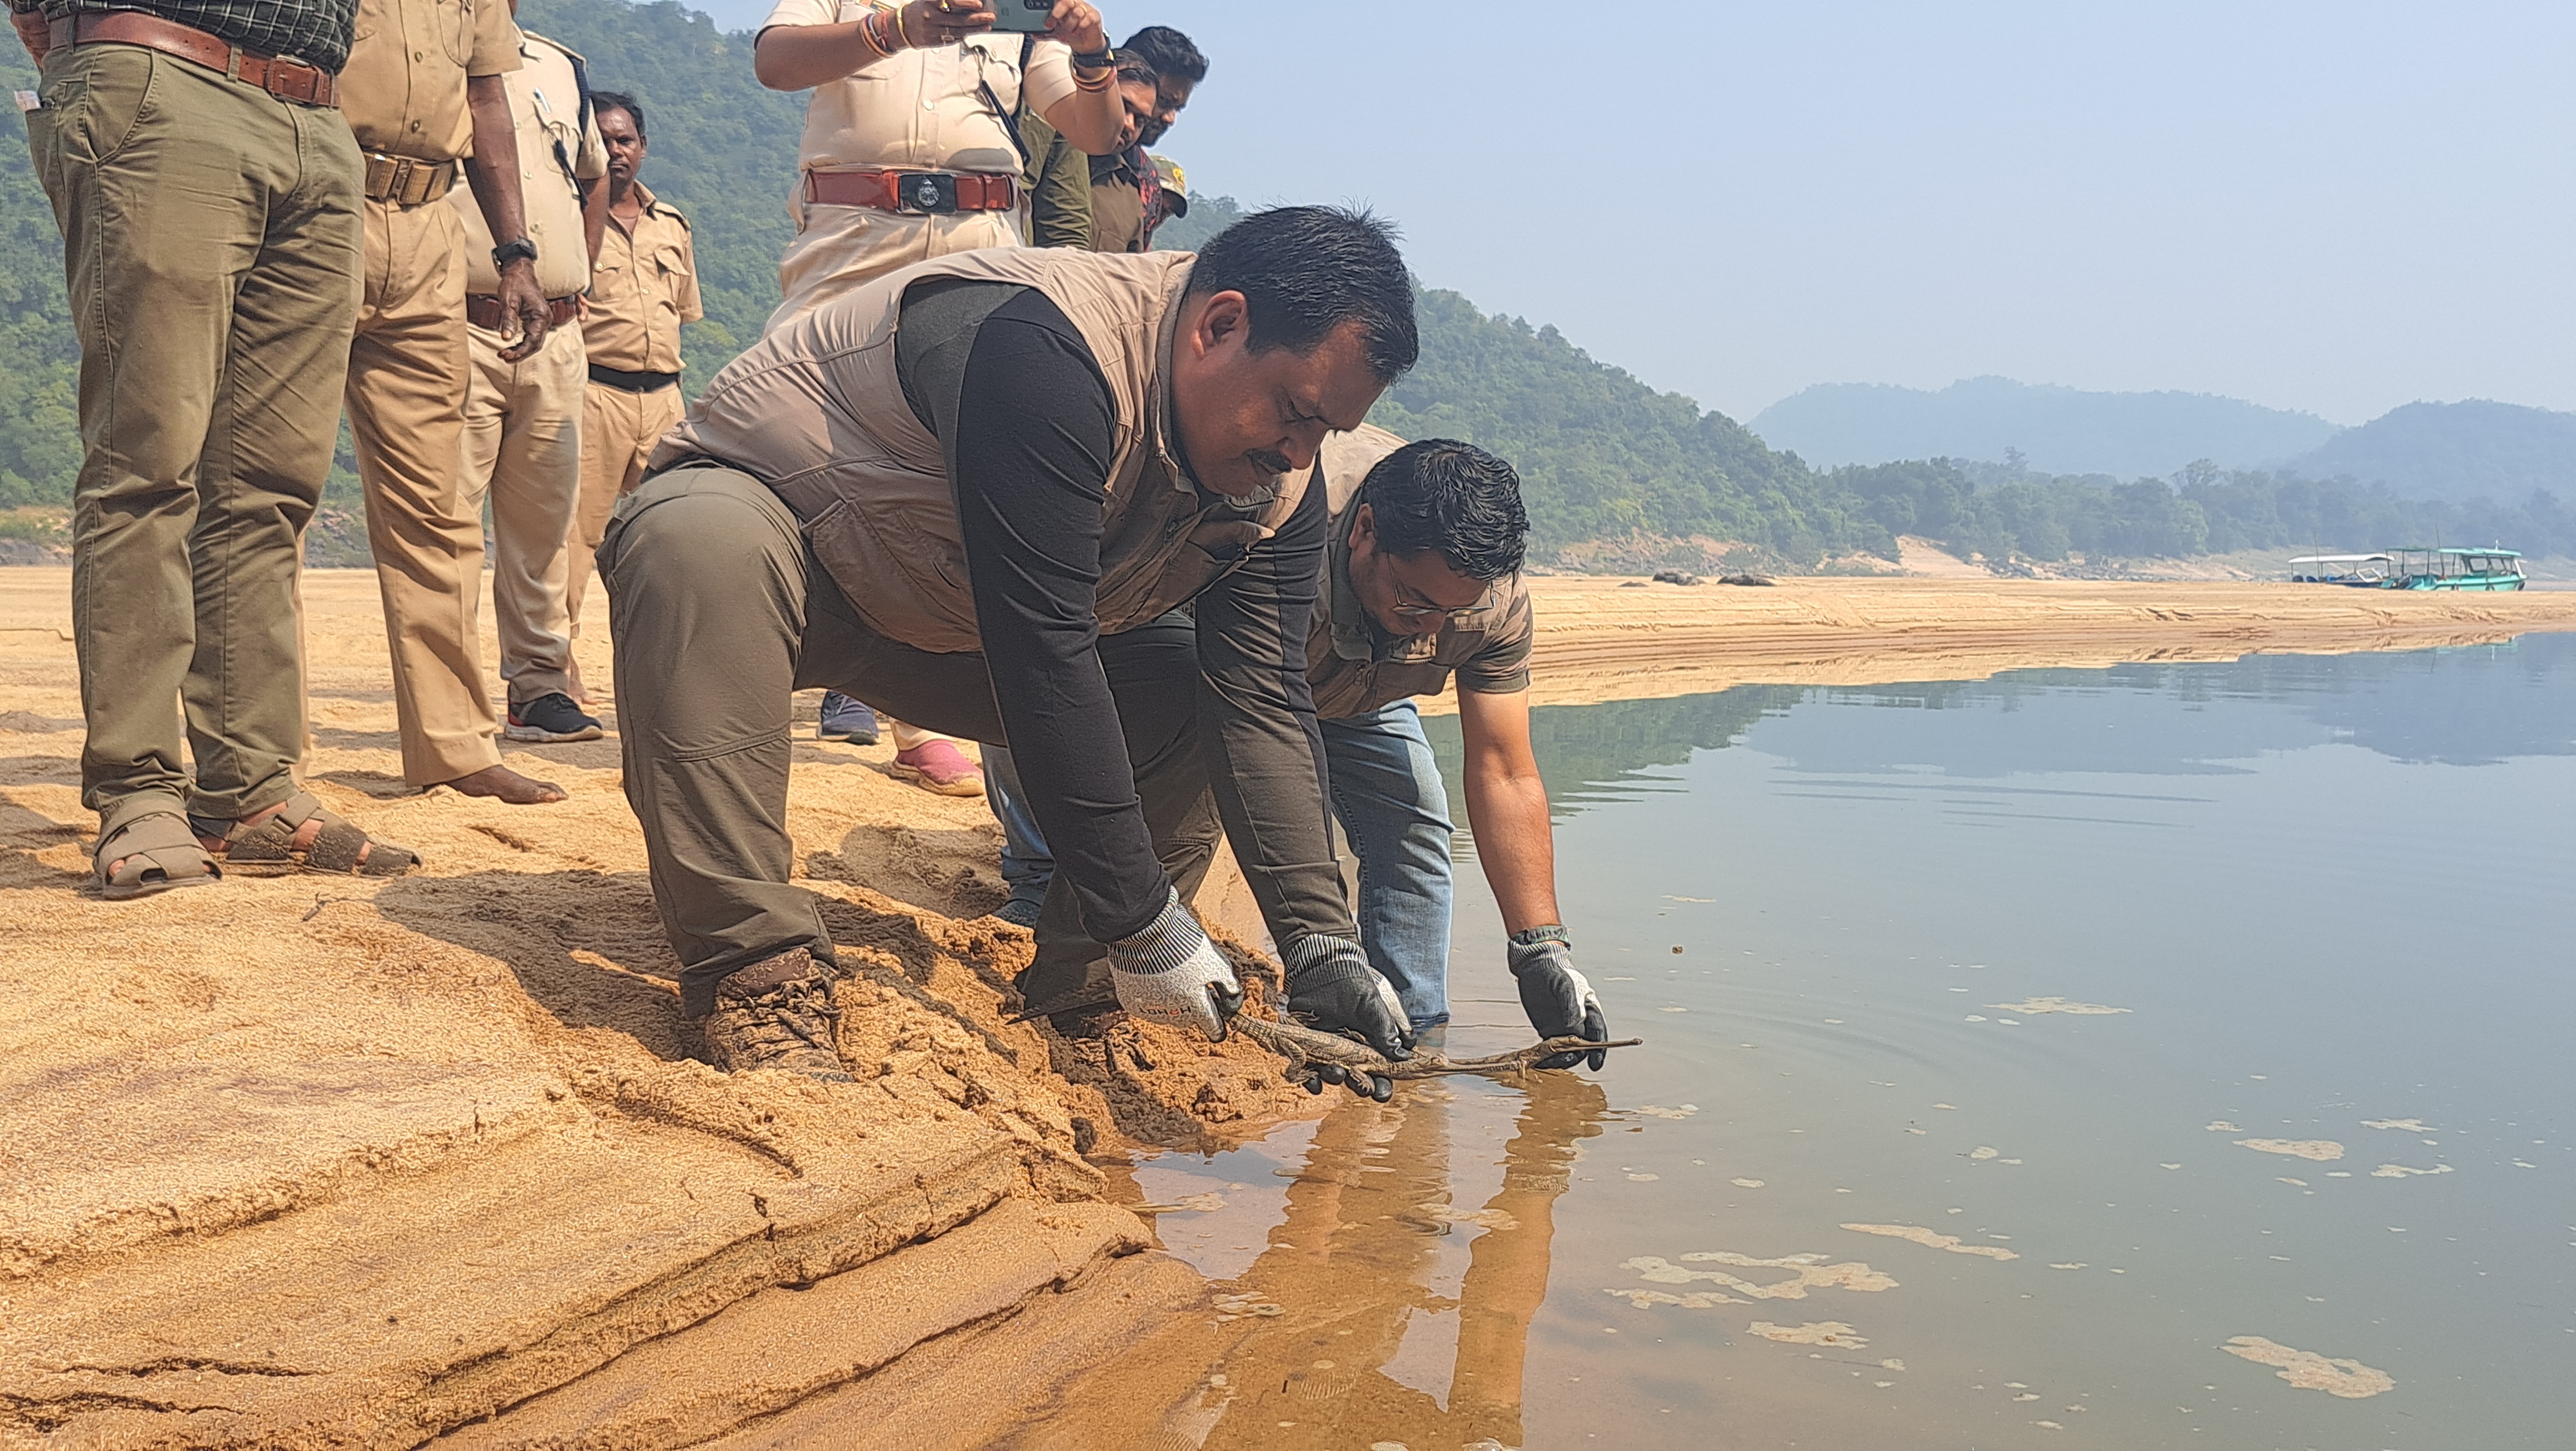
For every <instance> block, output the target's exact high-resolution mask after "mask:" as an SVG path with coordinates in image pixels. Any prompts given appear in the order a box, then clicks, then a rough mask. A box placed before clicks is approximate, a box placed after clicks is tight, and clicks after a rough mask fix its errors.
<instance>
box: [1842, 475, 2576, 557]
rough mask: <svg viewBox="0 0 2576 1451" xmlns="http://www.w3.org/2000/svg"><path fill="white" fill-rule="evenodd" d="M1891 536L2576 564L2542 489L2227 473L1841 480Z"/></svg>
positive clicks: (2565, 520)
mask: <svg viewBox="0 0 2576 1451" xmlns="http://www.w3.org/2000/svg"><path fill="white" fill-rule="evenodd" d="M1828 477H1829V478H1830V479H1831V480H1832V481H1833V482H1834V483H1835V484H1836V485H1838V486H1839V487H1841V488H1843V489H1846V490H1849V491H1850V492H1851V493H1852V494H1853V495H1855V496H1856V497H1858V498H1859V499H1861V500H1864V501H1865V504H1864V508H1865V511H1866V512H1867V513H1868V514H1869V515H1870V516H1871V517H1872V518H1874V519H1875V520H1876V521H1877V522H1878V523H1879V525H1880V526H1881V527H1882V528H1885V529H1886V530H1888V531H1889V532H1891V533H1895V534H1916V535H1921V536H1923V537H1926V538H1930V539H1935V540H1938V541H1940V542H1941V543H1942V544H1943V545H1944V546H1945V547H1947V548H1949V549H1950V550H1951V551H1952V552H1953V553H1956V554H1958V555H1960V556H1961V557H1963V558H1964V557H1966V556H1968V555H1970V554H1982V555H1984V556H1985V557H1986V558H1987V559H1988V560H1989V561H1996V562H2001V561H2004V560H2008V559H2011V558H2013V557H2016V556H2018V557H2021V558H2025V559H2030V560H2035V561H2038V562H2041V563H2054V562H2057V561H2060V560H2064V559H2066V558H2067V557H2068V556H2069V555H2071V554H2082V555H2084V556H2085V557H2086V558H2088V559H2099V558H2102V557H2105V556H2108V557H2114V558H2117V557H2137V556H2142V555H2143V556H2164V557H2187V556H2190V555H2195V554H2226V553H2232V552H2234V551H2236V550H2240V549H2283V548H2287V549H2300V550H2306V549H2310V548H2316V547H2322V548H2324V549H2327V550H2347V549H2363V548H2386V547H2389V546H2392V545H2397V544H2405V543H2422V542H2428V541H2431V540H2436V539H2439V540H2444V541H2447V542H2450V543H2453V544H2465V543H2471V542H2475V543H2497V542H2501V543H2503V544H2505V545H2507V546H2508V547H2511V548H2515V549H2520V550H2521V551H2523V552H2524V553H2525V554H2542V555H2566V554H2576V509H2571V508H2570V507H2569V506H2568V505H2567V504H2566V503H2564V502H2562V501H2560V499H2559V498H2558V497H2557V496H2556V495H2555V494H2552V493H2549V492H2548V491H2546V490H2535V491H2533V492H2532V493H2531V494H2529V495H2527V496H2526V497H2525V498H2524V499H2523V500H2522V501H2521V502H2520V503H2516V504H2498V503H2494V502H2491V501H2488V500H2483V499H2479V500H2472V501H2470V502H2468V503H2465V504H2452V503H2442V502H2438V501H2435V502H2427V501H2422V500H2409V499H2401V498H2399V497H2397V496H2396V495H2395V494H2393V493H2391V492H2390V491H2389V490H2388V488H2387V486H2386V485H2384V484H2359V483H2355V482H2353V481H2352V480H2350V479H2310V478H2302V477H2300V476H2298V475H2296V474H2290V473H2264V472H2259V471H2227V470H2221V469H2219V468H2217V467H2215V466H2214V465H2212V464H2209V463H2207V462H2201V463H2196V464H2193V465H2192V466H2191V467H2189V468H2187V469H2184V470H2183V471H2182V472H2181V473H2180V474H2177V475H2176V476H2175V479H2174V481H2173V482H2172V483H2168V482H2166V481H2165V480H2162V479H2139V480H2137V481H2135V482H2133V483H2126V484H2123V483H2118V482H2116V481H2114V480H2112V479H2109V478H2106V477H2103V476H2101V475H2088V476H2083V477H2076V476H2071V475H2055V476H2052V475H2047V474H2041V473H2035V472H2032V471H2031V470H2029V469H2028V468H2025V467H2023V466H2021V464H2020V463H2019V461H2018V460H2016V461H2013V462H2010V463H2005V464H1976V463H1963V462H1960V461H1958V460H1954V459H1934V460H1932V461H1930V462H1928V463H1893V464H1881V465H1878V466H1876V467H1874V468H1847V469H1837V470H1835V471H1834V472H1833V473H1832V474H1831V475H1829V476H1828Z"/></svg>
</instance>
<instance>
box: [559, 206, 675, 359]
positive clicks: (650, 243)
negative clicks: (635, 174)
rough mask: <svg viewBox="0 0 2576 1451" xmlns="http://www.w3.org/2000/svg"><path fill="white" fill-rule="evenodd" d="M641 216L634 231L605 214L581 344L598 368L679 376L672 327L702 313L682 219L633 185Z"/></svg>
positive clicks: (636, 221) (610, 214)
mask: <svg viewBox="0 0 2576 1451" xmlns="http://www.w3.org/2000/svg"><path fill="white" fill-rule="evenodd" d="M635 195H636V197H637V199H638V200H640V201H642V202H643V203H644V214H643V215H642V216H640V217H637V218H636V219H635V229H634V230H633V231H631V232H630V231H628V230H627V228H626V224H625V223H623V222H621V221H619V220H618V219H617V213H615V212H610V213H609V214H608V231H607V233H606V234H605V235H604V236H602V237H601V238H600V239H599V265H598V266H597V267H595V268H593V269H592V273H591V283H590V312H589V315H588V316H586V317H584V318H583V319H582V320H581V341H582V346H583V347H584V348H586V349H587V350H588V351H589V354H590V360H591V361H592V362H594V363H597V364H598V365H600V366H601V367H603V368H616V369H619V370H621V371H623V372H628V373H676V372H679V371H680V366H681V365H680V324H682V323H684V322H696V321H697V320H698V319H699V318H702V317H704V316H706V312H705V310H704V309H703V308H701V307H700V306H699V305H698V259H697V252H696V250H695V249H694V248H693V247H691V245H690V242H689V219H688V218H686V217H684V216H681V215H680V214H679V213H678V212H677V211H675V210H673V209H672V208H671V207H669V206H668V205H665V204H664V203H663V202H662V201H660V200H659V199H657V198H656V197H655V196H654V195H653V193H652V192H651V191H649V190H647V189H646V188H645V186H644V183H642V182H640V181H639V182H637V183H635Z"/></svg>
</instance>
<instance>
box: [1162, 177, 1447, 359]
mask: <svg viewBox="0 0 2576 1451" xmlns="http://www.w3.org/2000/svg"><path fill="white" fill-rule="evenodd" d="M1218 292H1240V293H1242V294H1243V295H1244V298H1245V299H1246V300H1247V301H1248V302H1250V303H1251V305H1252V306H1251V315H1252V316H1251V321H1252V337H1251V343H1252V349H1253V351H1255V352H1266V351H1268V350H1269V349H1271V348H1288V349H1291V350H1293V351H1295V352H1297V353H1299V354H1301V355H1302V354H1305V353H1311V352H1313V351H1314V350H1315V349H1316V347H1317V346H1319V345H1320V344H1321V343H1322V342H1323V341H1324V339H1325V337H1327V336H1328V335H1330V334H1331V333H1332V331H1333V329H1335V328H1337V327H1340V326H1341V325H1342V324H1344V323H1346V322H1357V323H1358V324H1360V330H1361V332H1363V333H1365V334H1366V335H1367V347H1368V364H1369V371H1370V372H1371V373H1373V374H1375V375H1376V377H1377V380H1378V381H1379V382H1381V383H1392V382H1394V381H1395V380H1396V379H1397V378H1399V377H1402V376H1403V375H1404V372H1405V370H1406V369H1408V368H1411V367H1412V366H1413V363H1414V360H1415V358H1416V357H1418V356H1419V355H1420V353H1421V351H1422V341H1421V336H1420V334H1419V333H1418V332H1417V331H1416V329H1415V326H1414V320H1413V278H1412V276H1411V275H1410V274H1408V273H1407V272H1406V271H1405V270H1404V257H1403V254H1401V253H1399V252H1397V251H1396V250H1395V228H1394V227H1392V226H1389V225H1388V224H1387V223H1386V222H1384V221H1382V220H1380V219H1379V218H1378V217H1377V216H1375V215H1374V214H1372V213H1370V212H1367V211H1359V210H1352V209H1350V208H1345V207H1272V208H1270V209H1269V210H1268V211H1260V212H1254V213H1253V214H1252V215H1251V216H1248V217H1245V218H1244V219H1243V220H1242V221H1239V222H1237V223H1235V224H1234V225H1233V226H1231V227H1228V228H1226V229H1225V230H1224V231H1222V232H1219V233H1218V234H1217V235H1216V237H1215V239H1214V240H1212V241H1210V242H1209V243H1208V244H1207V245H1206V246H1205V247H1203V248H1201V249H1200V250H1199V259H1198V263H1197V265H1196V266H1194V267H1192V268H1191V269H1190V286H1189V295H1190V296H1192V297H1198V296H1203V295H1206V294H1211V293H1218Z"/></svg>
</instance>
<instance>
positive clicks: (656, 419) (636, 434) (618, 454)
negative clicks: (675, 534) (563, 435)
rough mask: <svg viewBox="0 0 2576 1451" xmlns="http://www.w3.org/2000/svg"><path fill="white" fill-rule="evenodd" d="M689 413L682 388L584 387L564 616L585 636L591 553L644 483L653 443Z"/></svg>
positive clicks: (574, 630)
mask: <svg viewBox="0 0 2576 1451" xmlns="http://www.w3.org/2000/svg"><path fill="white" fill-rule="evenodd" d="M687 411H688V401H687V400H686V399H684V398H682V397H681V396H680V385H679V384H677V383H674V384H672V385H671V386H670V387H668V388H656V389H654V390H653V391H652V392H650V393H636V392H631V391H629V390H627V389H624V388H611V387H609V386H608V385H607V384H605V383H591V384H588V385H586V386H585V387H584V389H583V392H582V398H581V502H580V503H579V504H578V505H577V506H575V508H574V510H573V520H572V537H571V540H570V543H569V547H568V549H567V551H566V552H567V553H568V554H569V556H570V558H569V559H567V560H566V562H565V567H566V571H567V572H566V579H565V584H564V613H565V614H566V615H567V616H568V617H569V618H570V620H571V624H572V636H573V638H574V639H576V640H577V639H580V638H581V602H582V599H583V597H584V596H586V595H588V594H589V593H590V577H591V575H592V574H593V573H594V572H595V567H594V565H593V562H592V560H591V555H592V554H594V553H595V552H597V550H598V549H599V541H600V539H601V538H602V537H603V536H604V535H605V534H606V533H607V531H608V513H609V511H610V510H611V509H614V508H616V507H617V501H618V500H620V499H623V498H625V497H626V496H627V495H628V494H631V493H633V492H635V486H636V485H637V484H639V483H641V482H643V480H644V460H646V459H647V458H650V457H651V456H652V453H653V445H655V444H657V443H660V442H661V441H662V435H663V434H666V433H668V432H670V431H671V428H672V425H674V424H676V423H678V422H679V421H680V416H681V415H682V414H684V413H686V412H687Z"/></svg>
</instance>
